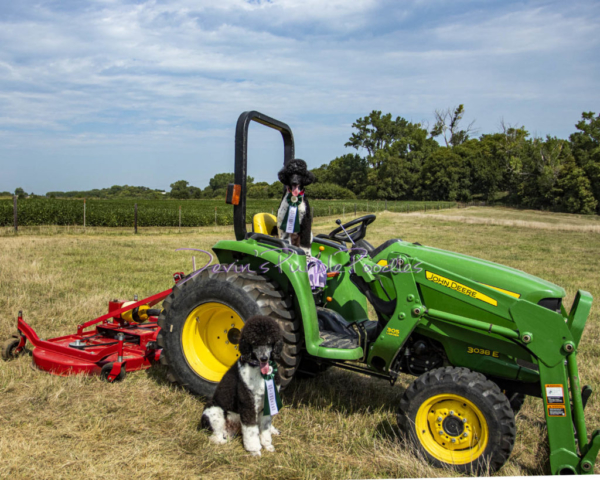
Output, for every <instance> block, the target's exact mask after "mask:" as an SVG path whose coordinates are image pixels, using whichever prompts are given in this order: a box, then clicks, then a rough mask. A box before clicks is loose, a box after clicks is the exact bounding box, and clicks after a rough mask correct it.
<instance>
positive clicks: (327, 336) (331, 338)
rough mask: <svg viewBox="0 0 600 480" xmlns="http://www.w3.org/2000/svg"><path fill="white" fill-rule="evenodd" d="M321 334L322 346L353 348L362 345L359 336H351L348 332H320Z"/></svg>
mask: <svg viewBox="0 0 600 480" xmlns="http://www.w3.org/2000/svg"><path fill="white" fill-rule="evenodd" d="M319 335H320V337H321V338H322V339H323V343H322V344H321V345H320V346H321V347H327V348H340V349H353V348H357V347H359V346H360V345H359V344H358V337H357V338H351V337H348V336H347V335H346V334H343V333H336V332H319Z"/></svg>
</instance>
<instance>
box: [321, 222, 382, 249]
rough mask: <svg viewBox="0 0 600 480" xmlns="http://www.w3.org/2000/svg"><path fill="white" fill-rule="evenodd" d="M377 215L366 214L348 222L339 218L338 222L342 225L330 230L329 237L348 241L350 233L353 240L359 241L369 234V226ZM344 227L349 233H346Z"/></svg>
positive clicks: (338, 240)
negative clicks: (343, 221)
mask: <svg viewBox="0 0 600 480" xmlns="http://www.w3.org/2000/svg"><path fill="white" fill-rule="evenodd" d="M376 218H377V217H376V216H375V215H365V216H363V217H359V218H355V219H354V220H351V221H349V222H348V223H344V224H343V225H341V223H342V222H340V221H339V220H337V222H336V223H337V224H338V225H340V226H339V227H338V228H336V229H335V230H332V231H331V232H329V235H328V237H329V238H331V239H332V240H336V241H337V242H343V243H346V242H348V241H349V240H348V235H350V238H352V241H353V242H355V243H356V242H358V241H359V240H361V239H363V238H365V235H366V234H367V226H369V225H371V224H372V223H373V222H374V221H375V219H376ZM344 229H345V230H346V232H348V235H346V234H345V233H344Z"/></svg>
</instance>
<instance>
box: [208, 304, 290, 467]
mask: <svg viewBox="0 0 600 480" xmlns="http://www.w3.org/2000/svg"><path fill="white" fill-rule="evenodd" d="M282 349H283V338H282V333H281V329H280V327H279V325H278V324H277V322H276V321H275V320H273V319H272V318H270V317H267V316H260V315H255V316H254V317H251V318H249V319H248V321H247V322H246V324H245V325H244V328H242V334H241V336H240V343H239V351H240V354H241V356H240V359H239V360H238V361H237V362H236V363H235V364H234V365H233V366H232V367H231V368H230V369H229V370H228V371H227V373H225V375H224V376H223V379H222V380H221V382H220V383H219V385H217V389H216V390H215V393H214V395H213V397H212V399H211V400H210V401H209V402H208V403H207V404H206V406H205V407H204V412H203V413H202V420H201V425H202V427H204V428H208V429H209V430H212V432H213V434H212V435H211V437H210V440H211V441H212V442H214V443H217V444H223V443H226V442H227V440H229V439H230V438H232V437H233V436H235V435H236V434H237V433H238V432H239V430H240V428H241V431H242V440H243V443H244V448H245V449H246V450H247V451H249V452H250V453H251V454H252V455H255V456H260V451H261V448H264V449H265V450H267V451H268V452H274V451H275V448H274V447H273V445H272V443H271V435H272V434H274V435H278V434H279V432H278V431H277V430H276V429H275V428H274V427H273V426H272V424H271V421H272V415H264V411H265V409H266V407H265V403H266V402H265V394H267V392H266V390H267V386H268V385H267V382H266V381H265V376H267V377H271V376H273V377H274V378H272V380H273V383H274V387H275V389H276V390H277V392H278V391H279V385H280V383H281V380H280V377H279V374H278V373H277V371H276V370H277V369H276V368H273V367H274V366H275V363H274V361H275V360H277V359H279V356H280V354H281V351H282ZM272 386H273V385H272ZM271 393H274V392H271ZM276 395H278V394H276ZM267 402H268V399H267Z"/></svg>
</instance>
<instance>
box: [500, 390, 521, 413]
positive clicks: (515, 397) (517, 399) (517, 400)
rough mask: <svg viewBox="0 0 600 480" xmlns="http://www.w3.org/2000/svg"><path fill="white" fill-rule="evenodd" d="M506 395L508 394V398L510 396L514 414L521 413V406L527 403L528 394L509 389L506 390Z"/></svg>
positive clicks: (509, 400)
mask: <svg viewBox="0 0 600 480" xmlns="http://www.w3.org/2000/svg"><path fill="white" fill-rule="evenodd" d="M504 395H506V398H508V403H510V408H511V409H512V411H513V412H514V414H515V415H517V413H519V410H521V407H522V406H523V404H524V403H525V397H526V395H525V394H523V393H516V392H511V391H508V390H507V391H505V392H504Z"/></svg>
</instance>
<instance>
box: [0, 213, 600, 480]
mask: <svg viewBox="0 0 600 480" xmlns="http://www.w3.org/2000/svg"><path fill="white" fill-rule="evenodd" d="M482 211H484V215H480V214H481V212H482ZM497 211H498V210H497V209H481V210H478V209H461V210H456V211H449V212H448V214H447V215H444V217H454V216H459V217H470V218H477V217H480V218H481V217H482V218H491V219H493V218H494V215H495V212H497ZM455 213H456V215H455ZM521 214H522V212H515V215H516V218H517V220H523V221H530V222H540V223H544V224H550V223H556V222H555V217H554V216H553V215H549V214H539V216H538V217H536V216H535V214H530V213H528V214H527V215H532V217H531V218H530V217H528V218H526V219H523V218H520V217H519V215H521ZM504 215H507V213H505V212H502V211H499V219H500V220H510V218H509V217H508V218H507V217H504ZM569 219H570V217H567V219H565V220H564V222H563V220H562V219H561V222H563V223H568V221H569ZM588 219H589V218H583V219H582V220H577V221H581V222H582V225H581V226H583V227H584V226H585V222H586V220H588ZM572 220H573V219H571V221H572ZM589 220H590V222H589V223H590V224H591V225H594V222H596V221H597V220H596V219H589ZM333 226H334V223H333V219H332V218H329V219H326V218H319V219H317V222H316V225H315V230H316V232H326V231H328V230H329V229H332V228H333ZM34 228H35V229H37V228H38V227H34ZM393 237H401V238H404V239H406V240H410V241H419V242H420V243H423V244H428V245H433V246H437V247H440V248H445V249H448V250H454V251H459V252H463V253H467V254H471V255H475V256H478V257H483V258H486V259H489V260H493V261H497V262H500V263H504V264H507V265H510V266H513V267H516V268H520V269H523V270H526V271H528V272H530V273H532V274H535V275H538V276H541V277H543V278H546V279H548V280H551V281H553V282H555V283H557V284H559V285H562V286H563V287H565V288H566V290H567V292H568V297H569V298H568V300H567V302H570V301H571V299H572V298H573V296H574V293H575V292H576V289H577V288H583V289H586V290H588V291H590V292H592V294H593V295H595V296H598V295H600V281H599V280H600V273H599V271H600V269H599V266H600V265H599V263H600V260H599V259H600V237H598V236H596V235H594V234H590V233H588V232H585V231H563V230H558V229H538V228H521V227H520V226H510V225H504V224H502V225H495V224H490V223H483V224H478V223H466V222H464V221H455V220H453V219H451V218H444V219H439V218H437V217H436V216H433V215H431V216H430V215H420V216H415V215H398V214H390V213H384V214H381V215H379V218H378V220H377V222H376V223H375V224H373V226H372V227H371V229H370V235H369V238H368V239H369V240H370V241H371V242H372V243H374V244H378V243H381V242H382V241H384V240H386V239H388V238H393ZM220 238H232V230H231V229H230V227H215V228H212V227H208V228H206V229H185V230H183V232H182V233H180V234H177V233H176V229H170V230H169V229H149V230H144V231H142V233H141V234H140V235H138V236H137V237H134V236H133V235H130V234H129V232H128V230H126V229H115V230H110V231H108V232H106V231H103V230H95V231H90V229H88V230H87V231H86V232H85V233H84V232H83V231H77V230H75V231H74V230H72V229H71V230H68V231H67V230H66V229H57V228H55V229H48V231H42V232H41V233H40V232H39V231H37V232H36V231H33V230H32V231H28V230H27V229H25V230H24V231H22V232H21V234H20V235H19V236H18V237H14V236H13V235H12V234H10V233H9V232H5V236H4V238H1V239H0V244H1V245H2V249H1V250H0V292H2V295H1V296H0V338H5V337H6V336H7V335H8V334H9V333H10V332H11V331H12V330H14V326H15V322H16V320H15V318H16V313H17V311H18V310H19V309H23V310H24V311H25V315H26V320H28V321H29V322H30V323H31V324H32V325H33V326H34V328H36V330H37V331H38V333H39V334H40V335H41V336H43V337H53V336H57V335H61V334H66V333H71V332H72V331H74V326H75V325H76V324H77V323H79V322H81V321H83V320H87V319H90V318H93V317H95V316H97V315H99V314H101V313H102V312H104V311H105V310H106V305H107V300H108V299H109V298H112V297H120V298H130V297H132V296H133V295H134V294H135V293H137V294H139V295H140V296H142V295H149V294H151V293H154V292H157V291H160V290H163V289H165V288H168V287H169V286H170V285H171V283H172V282H171V273H172V272H175V271H179V270H184V271H189V270H190V268H191V254H190V253H189V252H175V249H176V248H180V247H194V248H203V249H209V248H210V246H211V245H213V244H214V243H215V242H216V241H217V240H218V239H220ZM199 260H200V259H199V258H198V261H199ZM598 320H599V319H598V310H597V308H596V307H594V308H593V310H592V315H591V318H590V320H589V321H588V326H587V328H586V332H585V335H584V338H583V340H582V345H581V355H580V369H581V377H582V379H583V381H584V382H585V383H589V384H591V385H592V387H593V388H594V389H595V390H597V387H598V386H599V385H600V369H599V367H598V365H599V363H600V327H599V325H600V324H599V322H598ZM30 363H31V360H30V358H29V357H21V358H19V359H17V360H15V361H12V362H9V363H0V430H1V431H2V436H1V437H0V458H2V462H0V478H6V477H9V476H11V477H13V478H53V479H54V478H57V479H58V478H73V477H77V478H144V479H146V478H273V479H275V478H281V479H293V478H402V477H440V476H441V477H448V476H453V475H454V474H453V473H452V472H450V471H444V470H436V469H433V468H431V467H430V466H428V465H427V464H426V463H424V462H423V461H422V460H420V459H418V458H416V457H415V456H414V455H413V453H412V452H410V451H409V450H408V449H407V448H406V446H405V445H403V443H402V442H401V441H399V440H398V438H397V436H396V433H397V431H396V426H395V425H396V423H395V412H396V409H397V406H398V402H399V399H400V396H401V395H402V392H403V390H404V388H406V386H407V385H408V383H409V382H410V381H411V379H410V378H409V377H402V378H401V380H400V381H399V382H398V383H397V384H396V386H395V387H394V388H391V387H390V386H389V384H388V383H387V382H385V381H383V380H379V379H373V378H368V377H365V376H361V375H355V374H351V373H349V372H343V371H340V370H337V369H332V370H331V371H330V372H328V373H326V374H325V375H323V376H322V377H320V378H316V379H313V380H306V381H301V382H295V383H293V384H292V386H291V387H290V388H289V389H288V390H287V391H286V392H285V394H284V402H285V404H286V408H285V409H284V411H283V412H282V413H281V414H280V415H279V418H277V419H276V421H275V425H276V426H277V427H278V428H279V429H280V430H281V432H282V435H281V436H280V437H276V438H275V447H276V448H277V452H276V453H274V454H265V455H264V456H263V457H262V458H260V459H256V458H253V457H250V456H249V455H247V453H246V452H245V451H244V449H243V448H242V445H241V442H240V441H239V440H234V441H233V442H231V443H229V444H228V445H225V446H219V447H217V446H214V445H212V444H210V443H209V442H208V435H207V434H206V433H205V432H203V431H201V430H200V429H199V427H198V422H199V419H200V415H201V412H202V408H203V402H202V401H201V400H198V399H196V398H193V397H191V396H190V395H189V394H187V393H186V392H185V391H183V390H180V389H178V388H175V387H173V386H171V385H169V384H168V383H167V382H166V380H165V378H164V371H163V370H161V369H160V368H154V369H151V370H148V371H145V372H136V373H133V374H130V375H128V377H127V379H126V381H125V382H122V383H120V384H114V385H109V384H106V383H103V382H101V381H100V380H98V379H97V378H86V377H68V378H61V377H55V376H51V375H48V374H45V373H42V372H38V371H34V370H32V369H31V367H30ZM586 418H587V422H588V429H589V430H590V431H591V430H593V428H596V427H599V426H600V403H599V402H598V400H597V399H595V398H594V397H592V399H591V400H590V403H589V404H588V408H587V410H586ZM517 429H518V436H517V441H516V444H515V448H514V451H513V455H512V456H511V459H510V460H509V462H508V463H507V464H506V465H505V467H504V468H503V469H502V470H501V471H500V472H499V474H500V475H530V474H534V475H539V474H544V473H547V471H546V470H545V468H546V467H545V463H546V458H547V445H546V444H547V442H546V440H545V425H544V421H543V411H542V406H541V401H539V400H536V399H528V400H527V402H526V404H525V406H524V408H523V410H522V412H521V413H520V414H519V416H518V417H517ZM597 467H598V466H597Z"/></svg>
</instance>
